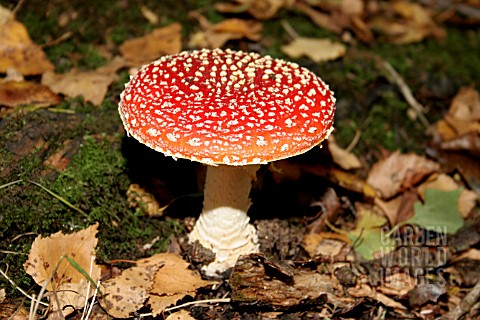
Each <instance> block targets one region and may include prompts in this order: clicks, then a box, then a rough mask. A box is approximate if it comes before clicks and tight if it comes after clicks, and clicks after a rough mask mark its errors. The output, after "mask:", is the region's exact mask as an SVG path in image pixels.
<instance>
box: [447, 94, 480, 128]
mask: <svg viewBox="0 0 480 320" xmlns="http://www.w3.org/2000/svg"><path fill="white" fill-rule="evenodd" d="M448 115H449V116H451V117H452V118H455V119H457V120H462V121H465V122H475V121H480V93H479V92H478V91H477V90H475V88H473V87H464V88H461V89H460V91H459V92H458V93H457V94H456V95H455V97H454V98H453V100H452V104H451V106H450V109H449V110H448Z"/></svg>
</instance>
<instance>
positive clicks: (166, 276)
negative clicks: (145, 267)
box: [139, 253, 215, 295]
mask: <svg viewBox="0 0 480 320" xmlns="http://www.w3.org/2000/svg"><path fill="white" fill-rule="evenodd" d="M153 257H155V258H157V259H159V260H160V261H162V262H163V264H164V266H163V267H162V269H160V270H159V272H157V274H156V275H155V281H154V285H153V287H152V290H151V293H152V294H158V295H174V294H177V293H183V292H192V291H195V290H197V289H198V288H201V287H205V286H209V285H212V284H214V283H215V282H212V281H205V280H202V278H201V277H200V276H199V275H198V274H197V273H196V272H195V271H193V270H189V269H188V266H189V263H188V262H186V261H185V260H183V259H182V258H181V257H180V256H178V255H176V254H173V253H161V254H158V255H155V256H153ZM139 263H141V262H140V261H139Z"/></svg>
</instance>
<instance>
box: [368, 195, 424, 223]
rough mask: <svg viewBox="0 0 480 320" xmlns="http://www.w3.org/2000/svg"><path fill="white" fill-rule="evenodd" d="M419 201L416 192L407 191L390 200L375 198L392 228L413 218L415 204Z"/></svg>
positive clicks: (376, 203)
mask: <svg viewBox="0 0 480 320" xmlns="http://www.w3.org/2000/svg"><path fill="white" fill-rule="evenodd" d="M418 200H419V196H418V194H417V192H415V191H405V192H403V193H401V194H399V195H398V196H396V197H394V198H391V199H389V200H382V199H380V198H375V200H374V201H375V205H376V206H377V207H379V208H380V209H381V210H382V211H383V213H384V214H385V216H386V217H387V218H388V221H389V222H390V225H391V226H396V225H397V224H398V223H400V222H403V221H405V220H408V219H409V218H411V217H412V216H413V204H414V203H415V202H416V201H418Z"/></svg>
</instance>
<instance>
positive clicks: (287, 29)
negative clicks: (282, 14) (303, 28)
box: [280, 20, 299, 39]
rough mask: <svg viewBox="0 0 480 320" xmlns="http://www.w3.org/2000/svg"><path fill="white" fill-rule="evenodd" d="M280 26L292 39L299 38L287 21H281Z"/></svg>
mask: <svg viewBox="0 0 480 320" xmlns="http://www.w3.org/2000/svg"><path fill="white" fill-rule="evenodd" d="M280 24H281V25H282V27H283V29H285V32H287V34H288V35H289V36H290V38H292V39H296V38H298V37H299V35H298V32H297V31H296V30H295V29H294V28H293V27H292V25H291V24H290V23H289V22H288V21H287V20H281V21H280Z"/></svg>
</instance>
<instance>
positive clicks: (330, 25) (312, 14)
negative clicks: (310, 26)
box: [294, 1, 342, 34]
mask: <svg viewBox="0 0 480 320" xmlns="http://www.w3.org/2000/svg"><path fill="white" fill-rule="evenodd" d="M294 8H295V9H297V10H299V11H301V12H303V13H304V14H305V15H307V16H308V17H309V18H310V19H311V20H312V21H313V23H315V24H316V25H317V26H319V27H320V28H324V29H327V30H328V31H331V32H333V33H336V34H340V33H341V32H342V27H341V26H339V25H338V24H337V22H336V21H335V20H334V19H332V16H331V15H329V14H326V13H323V12H321V11H318V10H315V9H313V8H312V7H311V6H309V5H307V4H305V3H303V2H301V1H297V2H295V5H294Z"/></svg>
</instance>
